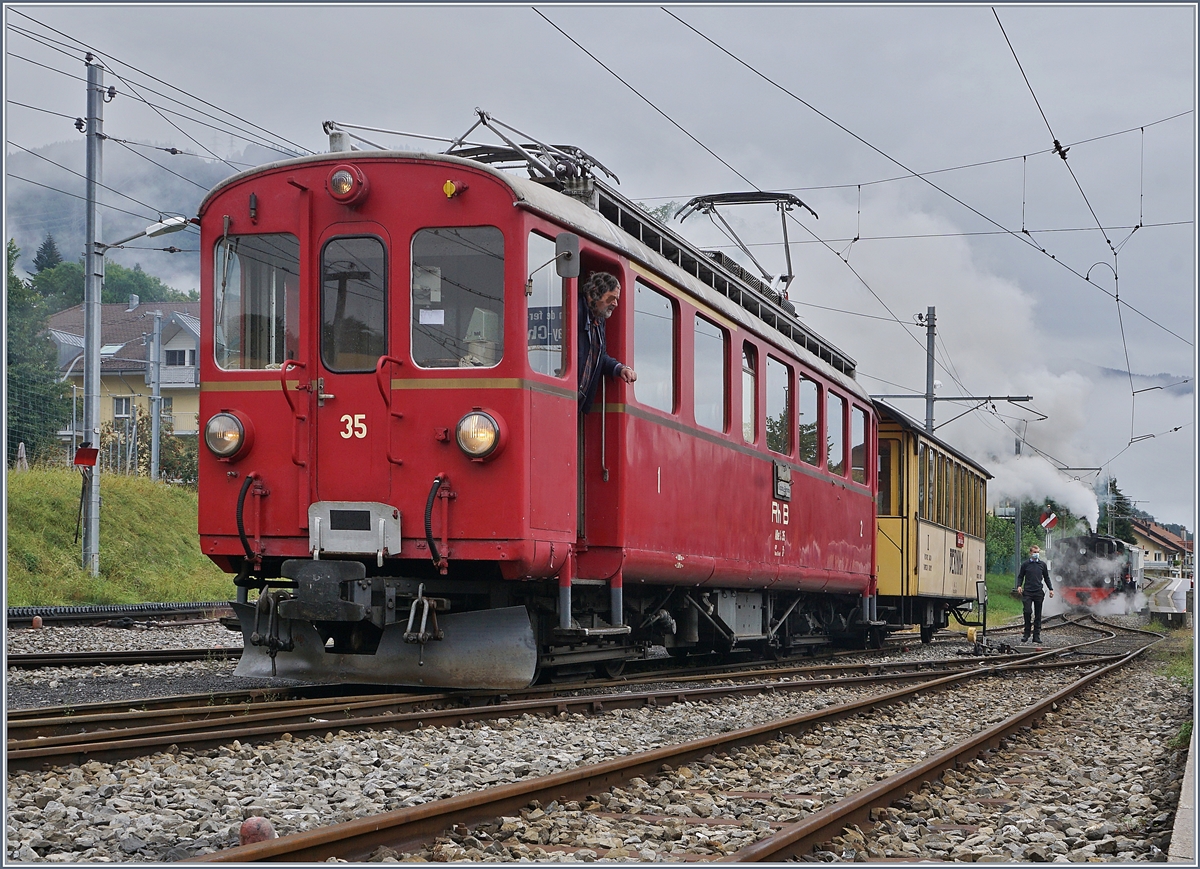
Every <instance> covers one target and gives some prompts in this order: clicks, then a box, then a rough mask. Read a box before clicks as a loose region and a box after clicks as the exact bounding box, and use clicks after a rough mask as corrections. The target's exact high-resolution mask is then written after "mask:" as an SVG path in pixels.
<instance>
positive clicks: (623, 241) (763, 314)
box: [198, 151, 986, 473]
mask: <svg viewBox="0 0 1200 869" xmlns="http://www.w3.org/2000/svg"><path fill="white" fill-rule="evenodd" d="M331 160H332V161H337V160H343V161H364V160H412V161H430V162H442V163H450V164H455V165H460V166H469V167H471V168H472V169H474V170H476V171H479V172H485V173H487V174H490V175H493V176H494V177H496V178H498V179H499V180H501V181H503V182H504V184H505V185H507V186H508V187H509V189H510V190H511V191H512V192H513V195H514V197H515V198H516V199H517V202H518V204H520V205H521V206H522V207H524V208H526V209H528V210H530V211H533V212H535V213H538V214H541V215H542V216H544V217H547V218H550V219H553V220H554V221H556V222H557V223H560V224H563V225H564V226H567V227H569V228H571V229H573V230H575V231H576V232H579V233H580V234H581V235H586V236H587V237H588V238H590V239H592V240H593V241H596V242H599V243H601V244H605V245H607V246H610V247H612V248H615V249H617V250H619V251H621V252H622V253H624V254H625V255H626V256H628V257H629V258H630V259H632V260H634V261H635V262H638V263H640V264H641V265H642V266H643V267H645V268H647V269H649V270H650V271H652V272H654V273H656V274H658V275H660V276H662V277H663V278H664V279H666V280H667V281H669V282H671V283H672V284H674V285H676V286H678V287H681V288H683V289H685V290H686V291H687V292H688V293H689V294H691V295H692V296H694V297H696V298H698V299H700V300H702V301H703V302H704V303H705V304H706V305H708V306H710V307H711V308H713V309H715V310H717V311H718V312H719V313H721V314H722V315H723V316H725V317H727V318H729V319H730V320H733V321H734V322H736V323H738V324H739V325H741V326H743V327H745V328H747V329H748V330H750V331H754V332H757V333H759V334H761V335H762V336H763V337H764V338H766V339H767V340H769V341H771V342H772V343H774V344H776V345H778V346H779V347H780V349H782V350H785V351H786V352H788V353H790V354H792V355H793V356H795V357H796V358H798V359H800V360H802V361H803V362H805V363H806V364H808V365H810V366H811V367H812V368H814V369H815V370H817V371H818V372H820V373H821V374H822V375H823V376H825V377H826V378H828V379H829V380H831V381H833V382H835V383H837V384H838V385H839V386H841V387H842V388H843V389H845V390H846V391H847V392H850V393H853V394H854V395H856V396H857V397H858V398H860V399H861V400H863V401H868V402H869V401H870V397H869V395H868V393H867V391H866V390H865V389H864V388H863V387H862V386H860V385H859V384H858V382H857V381H856V380H855V379H854V373H855V362H854V360H853V359H852V358H851V357H849V356H848V355H846V354H845V353H843V352H842V351H841V350H839V349H838V348H837V347H835V346H834V345H833V344H831V343H830V342H829V341H827V340H825V339H824V338H822V337H820V336H819V335H817V334H816V333H815V332H813V331H812V330H811V329H809V328H808V327H807V326H805V325H804V324H803V323H801V322H800V320H799V319H798V318H797V317H796V316H795V314H794V313H792V312H791V311H789V310H788V309H787V308H785V307H784V304H785V300H784V299H782V298H781V297H780V296H779V295H778V294H777V293H774V291H772V290H771V289H770V288H769V287H767V286H766V285H765V284H763V283H762V282H761V281H759V280H758V279H757V278H755V277H754V276H753V275H751V274H749V273H748V272H745V271H744V270H743V269H742V268H741V267H740V266H738V265H737V264H736V263H735V262H733V261H732V260H730V259H729V258H728V257H725V256H723V255H714V254H710V253H706V252H705V251H703V250H701V249H700V248H698V247H696V246H694V245H693V244H692V243H691V242H689V241H687V240H686V239H684V238H683V237H682V236H680V235H678V234H677V233H675V232H674V231H673V230H671V229H670V228H668V227H666V226H664V225H662V224H660V223H658V222H657V221H655V220H654V218H652V217H650V216H649V215H647V214H645V213H644V212H643V211H642V210H641V209H640V208H638V207H637V206H636V205H635V204H634V203H633V202H631V201H630V200H628V199H626V198H625V197H624V196H622V195H621V194H620V193H617V192H616V191H615V190H613V189H612V188H611V187H608V186H607V185H605V184H603V183H601V182H599V181H595V182H593V183H594V184H595V186H596V189H597V192H598V194H599V200H600V210H599V211H596V210H594V209H592V208H589V207H588V206H587V205H585V204H584V203H582V202H580V201H578V200H577V199H574V198H572V197H570V196H567V195H565V194H563V193H561V192H559V191H558V190H555V189H554V188H553V187H550V186H548V185H546V184H542V183H539V182H537V181H533V180H531V179H527V178H522V177H520V176H517V175H514V174H511V173H509V172H505V171H502V170H500V169H497V168H495V167H493V166H490V165H488V164H486V163H481V162H479V161H476V160H468V159H464V158H462V157H456V156H454V155H452V154H430V153H422V152H418V151H350V152H346V151H335V152H327V153H321V154H310V155H306V156H303V157H294V158H289V159H287V160H278V161H275V162H273V163H265V164H263V165H261V166H256V167H254V168H252V169H247V170H245V171H243V172H239V173H238V174H236V175H231V176H229V177H228V178H226V179H224V180H223V181H221V182H220V183H219V184H217V185H216V186H215V187H213V188H212V190H210V191H209V193H208V194H207V195H206V196H205V198H204V200H203V201H202V202H201V204H200V208H199V209H198V214H200V215H203V214H204V212H205V211H206V209H207V208H208V206H209V204H210V202H211V201H212V199H213V198H214V197H215V196H216V195H217V194H219V193H220V192H221V191H222V190H224V189H225V188H227V187H230V186H232V185H235V184H237V183H239V182H240V181H242V180H243V179H245V178H248V177H252V176H256V175H261V174H263V173H265V172H271V171H275V170H279V169H286V168H291V167H295V166H302V165H305V164H308V163H319V162H328V161H331ZM632 231H636V232H637V234H638V235H637V237H635V236H634V235H633V234H632ZM789 307H790V305H789ZM947 449H952V448H949V447H947ZM964 458H965V457H964ZM980 470H983V469H982V468H980ZM984 473H986V471H984Z"/></svg>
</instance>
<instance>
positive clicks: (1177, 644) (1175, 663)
mask: <svg viewBox="0 0 1200 869" xmlns="http://www.w3.org/2000/svg"><path fill="white" fill-rule="evenodd" d="M1151 628H1152V629H1153V630H1156V631H1159V632H1161V631H1162V630H1163V629H1162V627H1161V626H1154V625H1152V626H1151ZM1193 643H1194V638H1193V637H1192V629H1191V628H1176V629H1175V630H1170V631H1167V632H1166V639H1165V640H1163V641H1162V642H1161V643H1158V644H1157V645H1156V646H1155V647H1154V648H1153V649H1151V650H1150V651H1149V655H1150V659H1151V660H1153V661H1158V662H1159V664H1160V666H1159V670H1158V671H1159V672H1160V673H1161V674H1162V675H1164V676H1167V677H1169V678H1171V679H1178V680H1179V681H1180V682H1182V683H1183V684H1185V685H1187V686H1188V687H1189V688H1193V687H1194V686H1195V682H1196V668H1195V661H1194V659H1193V656H1192V646H1193ZM1189 736H1190V734H1189Z"/></svg>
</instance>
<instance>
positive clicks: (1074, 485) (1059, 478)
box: [988, 456, 1100, 528]
mask: <svg viewBox="0 0 1200 869" xmlns="http://www.w3.org/2000/svg"><path fill="white" fill-rule="evenodd" d="M988 470H990V471H991V472H992V475H993V479H991V480H989V481H988V502H989V503H990V504H991V505H992V506H995V505H996V504H998V503H1000V502H1001V501H1018V502H1019V501H1045V500H1053V501H1055V502H1057V503H1059V504H1061V505H1062V506H1063V507H1065V508H1067V509H1068V510H1070V511H1071V512H1072V513H1074V514H1076V515H1077V516H1082V517H1083V518H1085V519H1087V520H1088V521H1089V522H1090V523H1091V525H1092V528H1095V527H1096V522H1097V521H1098V520H1099V518H1100V504H1099V502H1098V501H1097V500H1096V493H1095V492H1093V491H1092V489H1091V487H1090V486H1088V485H1086V484H1085V483H1082V482H1080V481H1079V480H1075V479H1071V478H1070V477H1068V476H1067V475H1066V474H1064V473H1063V472H1062V471H1060V470H1058V468H1056V467H1054V466H1053V465H1052V464H1050V463H1049V462H1048V461H1046V460H1045V459H1044V458H1042V457H1041V456H1013V457H1012V458H1010V459H1009V460H1007V461H1005V462H1003V463H996V462H992V463H990V464H989V467H988Z"/></svg>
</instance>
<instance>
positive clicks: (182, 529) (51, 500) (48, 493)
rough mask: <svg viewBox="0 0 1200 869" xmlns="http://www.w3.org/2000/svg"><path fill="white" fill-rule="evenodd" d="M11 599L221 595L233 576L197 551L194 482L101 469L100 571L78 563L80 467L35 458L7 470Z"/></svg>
mask: <svg viewBox="0 0 1200 869" xmlns="http://www.w3.org/2000/svg"><path fill="white" fill-rule="evenodd" d="M7 483H8V561H7V565H6V568H7V569H6V587H7V588H6V590H7V595H8V605H9V606H72V605H84V604H120V603H144V602H164V603H167V602H179V601H209V600H226V599H228V598H229V597H230V596H231V595H232V592H233V584H232V582H231V581H230V578H229V577H228V576H227V575H226V574H225V573H223V572H222V571H221V570H220V569H219V568H218V567H217V566H216V565H215V564H213V563H212V562H211V561H209V559H208V558H206V557H205V556H204V555H203V553H201V551H200V541H199V537H198V536H197V533H196V511H197V497H196V492H195V491H194V490H192V489H188V488H184V487H179V486H169V485H164V484H161V483H152V482H151V481H150V480H149V479H147V478H146V477H126V476H121V475H117V474H109V475H105V476H104V477H103V478H102V479H101V484H100V496H101V509H100V575H99V576H97V577H93V576H90V575H89V574H88V573H87V572H86V571H84V570H83V569H82V568H81V567H80V546H79V543H77V542H76V541H75V527H76V520H77V517H78V515H79V490H80V485H81V481H80V476H79V473H78V471H75V470H74V469H71V468H39V469H33V470H30V471H22V472H20V473H15V472H11V471H10V472H9V474H8V478H7Z"/></svg>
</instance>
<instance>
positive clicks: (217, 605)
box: [6, 601, 233, 628]
mask: <svg viewBox="0 0 1200 869" xmlns="http://www.w3.org/2000/svg"><path fill="white" fill-rule="evenodd" d="M198 614H203V615H205V616H208V617H209V618H207V619H206V621H211V620H212V619H213V618H215V617H217V616H218V615H232V614H233V610H232V609H231V608H230V606H229V603H228V602H227V601H204V602H199V603H133V604H109V605H97V606H16V607H9V608H8V612H7V614H6V616H7V617H6V622H7V624H8V626H9V627H10V628H13V627H25V626H28V625H30V624H32V623H33V617H34V616H41V618H42V622H43V624H48V625H49V624H64V623H70V622H89V623H92V622H106V621H114V620H118V619H120V620H124V619H131V620H139V621H145V620H162V619H167V620H171V621H175V620H176V619H177V618H178V617H179V616H181V615H182V616H195V615H198Z"/></svg>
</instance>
